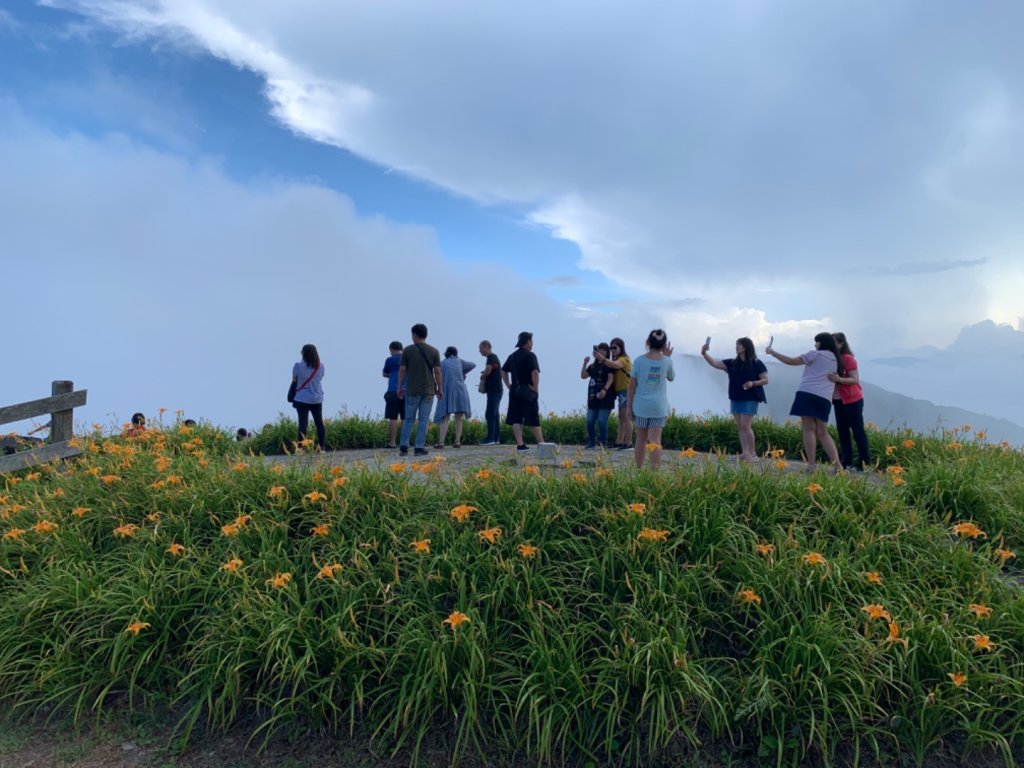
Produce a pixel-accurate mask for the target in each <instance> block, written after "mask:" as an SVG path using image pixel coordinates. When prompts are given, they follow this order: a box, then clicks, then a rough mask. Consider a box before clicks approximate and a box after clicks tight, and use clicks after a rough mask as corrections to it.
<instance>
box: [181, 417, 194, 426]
mask: <svg viewBox="0 0 1024 768" xmlns="http://www.w3.org/2000/svg"><path fill="white" fill-rule="evenodd" d="M182 423H183V424H184V425H185V426H186V427H194V426H196V420H195V419H185V421H183V422H182Z"/></svg>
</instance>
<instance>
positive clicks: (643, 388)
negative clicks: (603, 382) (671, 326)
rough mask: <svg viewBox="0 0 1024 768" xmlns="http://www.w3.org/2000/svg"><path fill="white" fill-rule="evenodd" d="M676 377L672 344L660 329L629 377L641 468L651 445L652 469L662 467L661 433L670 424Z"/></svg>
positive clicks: (636, 455)
mask: <svg viewBox="0 0 1024 768" xmlns="http://www.w3.org/2000/svg"><path fill="white" fill-rule="evenodd" d="M675 377H676V373H675V368H674V367H673V366H672V345H671V344H669V343H668V335H667V334H666V333H665V332H664V331H663V330H661V329H660V328H657V329H655V330H653V331H651V332H650V334H648V336H647V353H646V354H644V355H641V356H640V357H638V358H636V360H634V361H633V368H632V370H631V371H630V375H629V390H628V391H627V393H626V407H627V408H629V410H630V413H632V414H633V423H634V424H635V425H636V445H635V446H634V448H633V455H634V458H635V460H636V466H637V469H642V468H643V466H644V457H645V456H646V454H647V452H648V444H650V446H651V448H650V454H651V467H652V468H654V469H657V468H658V467H659V466H660V465H661V431H662V429H663V428H664V427H665V423H666V422H667V421H668V411H669V406H668V386H667V385H668V382H670V381H673V380H674V379H675Z"/></svg>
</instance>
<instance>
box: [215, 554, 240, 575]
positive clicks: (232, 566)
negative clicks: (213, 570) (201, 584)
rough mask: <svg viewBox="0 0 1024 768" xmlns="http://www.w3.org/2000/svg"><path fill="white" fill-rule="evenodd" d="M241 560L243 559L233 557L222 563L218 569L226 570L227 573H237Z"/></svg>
mask: <svg viewBox="0 0 1024 768" xmlns="http://www.w3.org/2000/svg"><path fill="white" fill-rule="evenodd" d="M243 562H244V561H242V560H241V559H239V558H237V557H233V558H231V559H230V560H228V561H227V562H226V563H224V565H222V566H221V567H220V569H221V570H222V571H227V572H228V573H238V569H239V568H240V567H241V566H242V564H243Z"/></svg>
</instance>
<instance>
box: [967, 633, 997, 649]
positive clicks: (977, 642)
mask: <svg viewBox="0 0 1024 768" xmlns="http://www.w3.org/2000/svg"><path fill="white" fill-rule="evenodd" d="M970 639H971V642H972V643H974V650H976V651H988V652H992V651H994V650H995V649H996V644H995V643H993V642H992V641H991V640H990V639H989V636H988V635H971V638H970Z"/></svg>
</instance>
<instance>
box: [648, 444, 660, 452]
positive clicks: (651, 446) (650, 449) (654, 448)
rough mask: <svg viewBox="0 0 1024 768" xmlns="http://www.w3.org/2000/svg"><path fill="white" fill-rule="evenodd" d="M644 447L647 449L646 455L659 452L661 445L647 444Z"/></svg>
mask: <svg viewBox="0 0 1024 768" xmlns="http://www.w3.org/2000/svg"><path fill="white" fill-rule="evenodd" d="M644 447H645V448H646V449H647V452H648V453H654V452H655V451H660V450H661V444H660V443H648V444H647V445H646V446H644Z"/></svg>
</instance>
